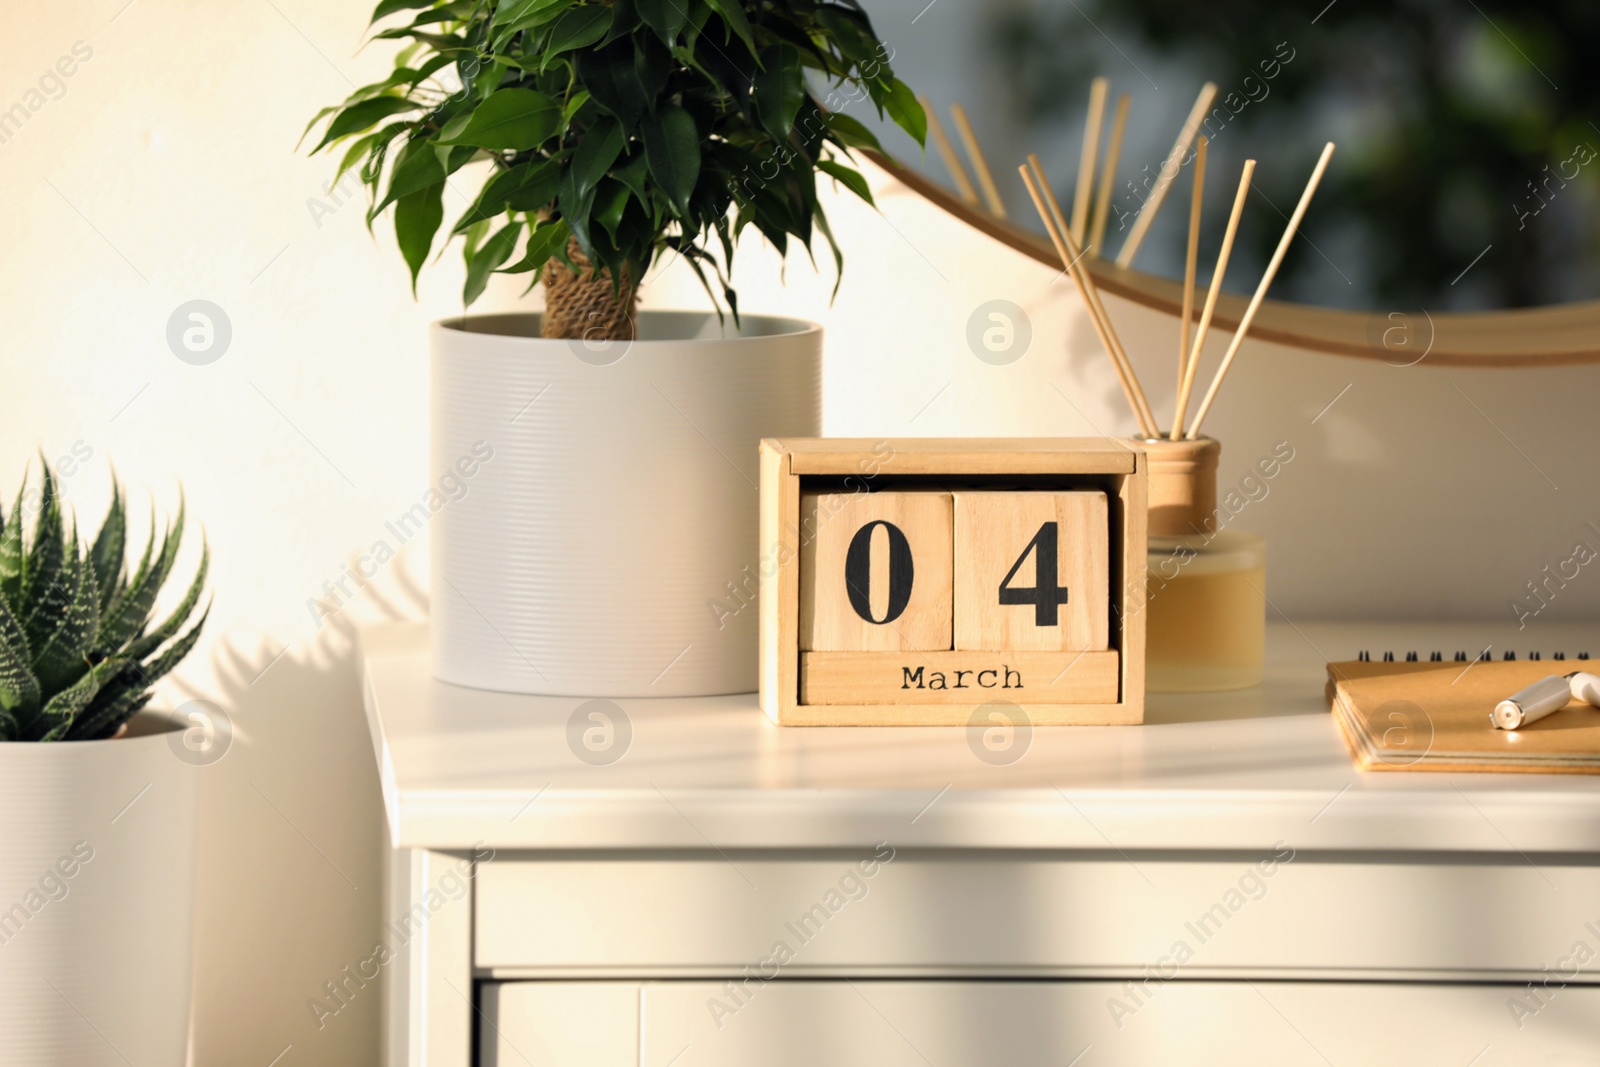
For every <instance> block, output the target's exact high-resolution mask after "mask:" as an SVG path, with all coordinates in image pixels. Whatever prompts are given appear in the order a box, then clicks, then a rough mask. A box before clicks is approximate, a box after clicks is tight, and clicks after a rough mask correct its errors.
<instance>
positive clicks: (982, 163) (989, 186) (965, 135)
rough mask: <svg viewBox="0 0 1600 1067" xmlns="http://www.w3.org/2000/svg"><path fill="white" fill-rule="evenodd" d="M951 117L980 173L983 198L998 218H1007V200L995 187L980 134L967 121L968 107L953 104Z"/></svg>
mask: <svg viewBox="0 0 1600 1067" xmlns="http://www.w3.org/2000/svg"><path fill="white" fill-rule="evenodd" d="M950 117H951V118H953V119H955V122H956V133H957V134H958V135H960V137H961V143H962V144H964V145H966V147H967V156H968V158H970V159H971V160H972V169H973V170H975V171H977V173H978V184H979V185H980V186H981V187H982V188H983V198H984V200H986V201H988V204H989V210H990V211H991V212H992V213H993V214H994V216H995V217H996V218H1001V219H1003V218H1005V217H1006V204H1005V201H1004V200H1001V199H1000V190H999V189H998V188H996V187H995V184H994V175H993V174H992V173H991V172H990V170H989V161H988V160H987V159H985V158H984V157H983V146H981V145H980V144H978V135H977V134H976V133H974V132H973V130H972V123H970V122H968V121H967V109H966V108H964V107H962V106H961V105H960V104H952V105H951V106H950Z"/></svg>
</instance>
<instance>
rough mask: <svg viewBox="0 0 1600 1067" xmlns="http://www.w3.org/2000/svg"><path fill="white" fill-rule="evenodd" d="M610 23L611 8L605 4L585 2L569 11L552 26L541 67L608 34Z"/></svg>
mask: <svg viewBox="0 0 1600 1067" xmlns="http://www.w3.org/2000/svg"><path fill="white" fill-rule="evenodd" d="M610 25H611V9H610V8H608V7H606V6H605V5H604V4H585V5H584V6H582V7H575V8H573V9H572V10H571V11H568V12H567V13H566V14H564V15H562V16H561V17H560V18H559V19H557V20H556V24H555V25H554V26H552V27H550V39H549V40H548V41H547V42H545V46H544V57H545V61H544V63H541V64H540V69H543V68H544V67H545V66H546V65H548V63H549V61H550V59H551V58H552V57H554V56H558V55H560V54H561V53H563V52H570V51H572V50H573V49H574V48H587V47H589V46H590V45H592V44H594V43H595V42H596V41H598V40H599V39H600V38H602V37H604V36H605V35H606V29H607V28H608V27H609V26H610Z"/></svg>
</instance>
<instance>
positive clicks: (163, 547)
mask: <svg viewBox="0 0 1600 1067" xmlns="http://www.w3.org/2000/svg"><path fill="white" fill-rule="evenodd" d="M26 499H27V486H26V479H25V480H24V486H23V490H22V492H20V493H19V494H18V498H17V504H16V505H15V506H13V507H12V509H11V512H10V514H9V515H5V514H0V741H61V740H68V741H78V740H95V739H99V738H104V737H110V736H112V735H114V734H115V733H116V732H117V731H118V730H119V729H120V728H121V727H122V724H123V723H125V722H127V720H128V719H129V718H130V717H132V716H133V715H134V714H135V713H136V712H138V711H139V710H140V709H141V708H143V707H144V706H145V705H146V704H147V703H149V701H150V696H151V693H150V687H151V686H152V685H154V684H155V682H156V681H158V680H159V679H161V678H162V677H163V676H165V675H166V674H167V673H168V672H170V671H171V670H172V669H173V668H174V667H176V666H177V665H178V663H179V661H181V660H182V659H183V658H184V657H185V656H187V655H188V654H189V653H190V652H191V651H192V650H193V649H194V646H195V643H196V642H197V641H198V640H199V638H200V632H201V629H202V627H204V625H205V622H206V618H207V616H208V615H209V608H208V609H206V610H205V611H203V612H201V613H200V615H199V617H198V619H195V621H194V622H193V624H192V625H189V626H188V629H184V627H185V624H187V623H189V622H190V620H191V618H193V617H194V615H195V613H196V610H197V609H198V608H199V606H200V600H201V597H202V595H203V593H204V589H205V582H206V577H207V575H208V574H209V572H210V562H211V554H210V550H209V548H207V547H205V546H204V545H202V551H201V558H200V566H199V568H198V570H197V572H196V574H195V577H194V579H193V580H192V581H191V582H190V584H189V586H188V588H187V589H186V591H185V593H184V596H183V598H182V600H181V601H180V602H179V603H178V604H177V605H176V606H175V607H174V608H173V610H172V611H171V613H170V614H168V615H166V616H165V617H164V618H162V619H160V620H159V621H155V620H154V619H153V616H154V611H155V607H156V601H157V599H158V597H159V595H160V593H161V591H162V588H163V586H164V585H165V584H166V582H167V579H168V578H169V577H170V576H171V574H172V571H173V567H174V564H175V563H176V562H177V557H178V550H179V547H180V546H181V544H182V540H183V527H184V519H185V510H184V508H183V507H182V506H180V507H179V510H178V516H177V521H176V522H174V523H173V525H172V526H170V527H168V528H167V529H166V530H165V532H164V533H163V534H162V535H161V537H160V538H159V543H158V539H157V535H156V529H157V527H156V523H155V520H154V518H153V517H152V519H151V525H150V535H149V537H148V538H147V540H146V543H145V546H144V551H143V553H142V556H141V558H140V562H139V565H138V567H137V568H136V569H135V571H134V573H133V575H132V576H131V577H130V576H129V574H128V572H127V559H128V547H127V539H128V538H127V534H128V516H127V508H126V496H125V494H124V493H123V491H122V488H121V487H120V486H115V485H114V487H113V494H112V500H111V507H110V510H109V511H108V513H107V515H106V519H105V522H104V523H102V524H101V527H100V530H99V532H98V533H97V534H96V536H95V539H94V541H93V542H92V543H87V544H86V543H85V542H84V541H83V540H81V539H80V538H79V535H78V529H77V524H76V523H75V522H69V521H68V519H67V516H66V515H65V514H64V512H63V509H62V505H61V501H60V498H59V493H58V485H57V483H56V480H55V476H54V475H53V474H52V473H51V472H50V470H49V467H48V465H46V468H45V473H44V480H43V488H42V490H41V493H40V496H39V501H40V505H39V513H38V518H37V519H36V521H35V523H34V527H33V532H32V535H31V536H29V535H28V533H27V531H26V530H25V529H24V514H23V511H24V509H23V506H22V502H23V501H24V500H26Z"/></svg>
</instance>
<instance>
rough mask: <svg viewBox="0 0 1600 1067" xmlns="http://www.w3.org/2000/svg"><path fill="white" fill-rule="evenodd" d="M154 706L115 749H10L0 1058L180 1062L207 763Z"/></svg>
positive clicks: (17, 1063)
mask: <svg viewBox="0 0 1600 1067" xmlns="http://www.w3.org/2000/svg"><path fill="white" fill-rule="evenodd" d="M182 748H183V733H182V730H181V727H179V726H177V725H176V724H175V723H173V722H172V721H171V720H168V719H165V718H162V717H159V716H156V715H154V714H151V713H148V712H146V713H144V714H141V715H139V716H137V717H135V719H134V720H133V721H132V722H130V724H129V730H128V732H127V733H126V734H125V735H124V736H122V737H118V738H115V739H113V740H109V741H71V742H54V743H49V744H37V743H28V742H3V743H0V810H3V811H4V812H5V813H6V816H5V825H4V828H3V829H0V1063H3V1064H5V1065H6V1067H60V1065H61V1064H72V1065H73V1067H101V1065H104V1067H126V1065H127V1064H129V1063H135V1064H182V1063H184V1062H185V1057H186V1056H187V1047H188V1039H189V993H190V981H191V977H192V973H193V954H194V952H193V950H194V924H193V917H194V858H195V853H194V848H195V775H196V770H195V768H194V767H193V766H191V765H190V764H189V763H188V762H186V761H185V760H184V758H183V757H182V756H181V755H180V752H181V750H182Z"/></svg>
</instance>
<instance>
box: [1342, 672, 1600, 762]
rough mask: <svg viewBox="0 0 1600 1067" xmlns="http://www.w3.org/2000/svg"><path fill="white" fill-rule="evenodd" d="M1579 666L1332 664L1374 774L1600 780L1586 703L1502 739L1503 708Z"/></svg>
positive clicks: (1358, 751)
mask: <svg viewBox="0 0 1600 1067" xmlns="http://www.w3.org/2000/svg"><path fill="white" fill-rule="evenodd" d="M1589 666H1591V665H1590V664H1589V663H1582V662H1578V661H1573V660H1535V661H1519V662H1505V661H1500V662H1495V661H1481V662H1475V663H1370V662H1362V661H1351V662H1345V663H1330V664H1328V698H1329V703H1330V705H1331V706H1332V710H1333V717H1334V720H1335V721H1336V722H1337V723H1338V726H1339V733H1340V736H1341V737H1342V738H1343V739H1344V743H1345V746H1346V747H1347V748H1349V750H1350V755H1351V757H1352V758H1353V759H1354V760H1355V761H1356V763H1357V765H1358V766H1360V767H1362V768H1363V769H1365V770H1383V771H1404V770H1418V771H1510V772H1522V773H1538V774H1600V708H1592V707H1590V706H1588V705H1587V704H1583V703H1580V702H1577V701H1574V702H1573V703H1571V704H1569V705H1568V706H1567V707H1565V708H1563V709H1562V710H1560V711H1558V712H1556V713H1555V714H1553V715H1551V716H1549V717H1548V718H1545V719H1541V720H1539V721H1538V722H1535V723H1533V724H1532V725H1530V726H1527V727H1525V728H1523V729H1521V730H1497V729H1495V728H1494V727H1493V726H1492V725H1490V722H1489V713H1490V712H1491V711H1492V710H1494V706H1495V704H1496V703H1498V702H1499V701H1501V700H1504V699H1505V698H1506V697H1508V696H1510V695H1511V694H1512V693H1515V692H1516V691H1517V690H1519V689H1522V688H1524V687H1525V686H1528V685H1530V684H1532V683H1533V682H1536V681H1538V680H1539V679H1541V678H1545V677H1548V676H1549V675H1552V674H1566V673H1568V672H1570V671H1574V670H1581V669H1585V668H1587V667H1589Z"/></svg>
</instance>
